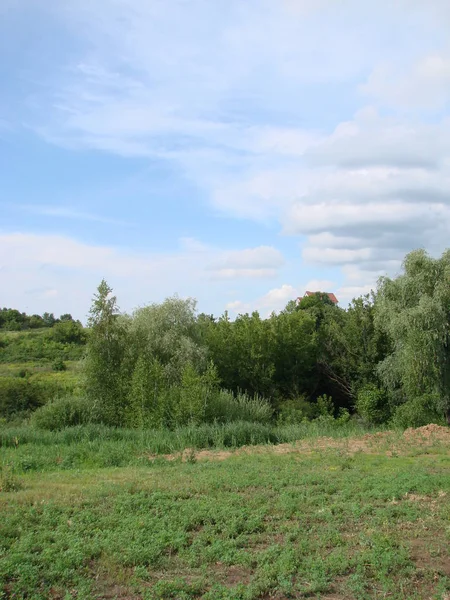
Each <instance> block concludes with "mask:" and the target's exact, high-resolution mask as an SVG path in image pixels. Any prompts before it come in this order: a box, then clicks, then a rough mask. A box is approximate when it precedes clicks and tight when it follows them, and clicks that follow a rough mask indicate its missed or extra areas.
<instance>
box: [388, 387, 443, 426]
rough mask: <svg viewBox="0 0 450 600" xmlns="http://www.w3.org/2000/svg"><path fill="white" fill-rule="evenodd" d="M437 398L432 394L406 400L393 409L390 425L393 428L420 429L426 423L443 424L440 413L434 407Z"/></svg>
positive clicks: (436, 403) (437, 403) (437, 404)
mask: <svg viewBox="0 0 450 600" xmlns="http://www.w3.org/2000/svg"><path fill="white" fill-rule="evenodd" d="M437 406H439V398H436V396H435V395H433V394H423V395H422V396H417V397H416V398H412V399H411V400H408V401H407V402H405V403H404V404H401V405H400V406H398V407H397V408H396V409H395V412H394V415H393V417H392V424H393V425H394V426H395V427H400V428H402V429H405V428H406V427H421V426H422V425H427V424H428V423H441V422H442V423H443V418H442V413H439V412H438V410H437V409H436V407H437Z"/></svg>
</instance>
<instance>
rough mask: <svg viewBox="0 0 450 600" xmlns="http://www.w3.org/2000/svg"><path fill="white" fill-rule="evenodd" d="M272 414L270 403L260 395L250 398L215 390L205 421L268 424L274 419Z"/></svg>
mask: <svg viewBox="0 0 450 600" xmlns="http://www.w3.org/2000/svg"><path fill="white" fill-rule="evenodd" d="M272 413H273V410H272V407H271V406H270V404H269V402H268V401H267V400H265V399H264V398H262V397H261V396H258V394H255V395H254V396H249V395H248V394H245V393H243V392H239V393H237V394H236V395H234V394H233V392H230V391H228V390H214V391H212V392H211V393H210V396H209V399H208V403H207V406H206V414H205V420H206V421H209V422H212V421H217V422H218V423H230V422H233V421H252V422H254V423H268V422H269V421H270V420H271V418H272Z"/></svg>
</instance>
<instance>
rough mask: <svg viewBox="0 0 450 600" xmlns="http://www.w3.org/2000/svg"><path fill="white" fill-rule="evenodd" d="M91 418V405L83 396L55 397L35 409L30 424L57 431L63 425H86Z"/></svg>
mask: <svg viewBox="0 0 450 600" xmlns="http://www.w3.org/2000/svg"><path fill="white" fill-rule="evenodd" d="M92 420H93V411H92V406H91V404H90V403H89V402H88V400H87V399H86V398H84V397H77V396H66V397H63V398H57V399H56V400H53V401H52V402H49V403H47V404H46V405H45V406H42V407H41V408H39V409H38V410H36V411H35V412H34V413H33V415H32V417H31V420H30V422H31V425H32V426H34V427H36V428H37V429H47V430H49V431H58V430H61V429H64V428H65V427H74V426H76V425H86V424H88V423H91V422H92Z"/></svg>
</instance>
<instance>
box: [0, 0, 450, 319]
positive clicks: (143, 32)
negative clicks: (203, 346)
mask: <svg viewBox="0 0 450 600" xmlns="http://www.w3.org/2000/svg"><path fill="white" fill-rule="evenodd" d="M448 31H450V3H449V2H448V0H429V1H428V2H424V1H423V0H389V1H387V0H377V1H376V2H375V1H374V0H367V1H366V2H361V0H277V1H276V2H275V1H274V0H59V1H58V2H49V1H48V0H2V1H1V2H0V81H1V88H0V305H2V306H5V305H6V306H14V307H17V308H20V309H21V310H26V311H27V312H38V313H42V312H43V311H46V310H47V311H53V312H55V313H57V314H60V313H61V312H71V313H72V314H74V315H75V316H77V317H79V318H81V319H83V320H84V319H85V316H86V313H87V311H88V308H89V305H90V300H91V297H92V294H93V292H94V290H95V287H96V286H97V284H98V283H99V281H100V279H101V278H102V277H105V278H106V279H107V281H108V282H109V283H110V285H111V286H112V287H113V288H114V289H115V292H116V294H117V295H118V297H119V303H120V305H121V307H122V308H123V309H124V310H131V309H132V308H133V307H136V306H138V305H142V304H145V303H148V302H152V301H160V300H162V299H163V298H164V297H166V296H168V295H172V294H173V293H175V292H177V293H179V294H180V295H181V296H194V297H196V298H197V299H198V301H199V309H200V310H202V311H205V312H208V313H215V314H217V315H218V314H221V313H222V312H223V311H224V310H225V309H228V310H229V311H230V313H231V314H236V313H238V312H245V311H247V310H253V309H258V310H260V312H261V313H262V314H264V315H266V314H268V313H269V312H270V311H271V310H273V309H275V310H278V309H280V308H282V307H283V306H284V305H285V304H286V302H287V301H288V300H290V299H292V298H295V297H296V296H297V295H299V294H302V293H303V292H304V291H305V289H312V290H325V291H334V292H335V293H336V295H337V296H338V298H339V300H340V301H341V305H345V304H346V303H347V302H348V301H349V300H350V299H351V298H352V297H354V296H357V295H359V294H361V293H365V292H366V291H368V290H369V289H370V288H371V287H372V286H373V285H374V283H375V282H376V280H377V277H378V276H379V275H380V274H385V273H388V274H395V273H397V272H398V271H399V269H400V264H401V260H402V257H403V256H404V254H405V253H406V252H408V251H409V250H411V249H413V248H417V247H425V248H426V249H428V250H429V251H430V252H431V253H433V254H437V253H439V252H441V251H442V250H443V249H444V248H445V247H447V246H450V242H449V235H448V234H449V232H450V36H449V35H448Z"/></svg>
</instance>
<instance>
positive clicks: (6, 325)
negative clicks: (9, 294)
mask: <svg viewBox="0 0 450 600" xmlns="http://www.w3.org/2000/svg"><path fill="white" fill-rule="evenodd" d="M61 321H73V318H72V315H70V314H68V313H67V314H64V315H61V317H60V318H59V319H56V318H55V315H54V314H53V313H48V312H45V313H44V314H43V315H42V316H40V315H27V314H26V313H24V312H20V311H19V310H17V309H15V308H1V309H0V329H5V330H6V331H23V330H26V329H39V328H41V327H53V326H54V325H55V324H56V323H59V322H61Z"/></svg>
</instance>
